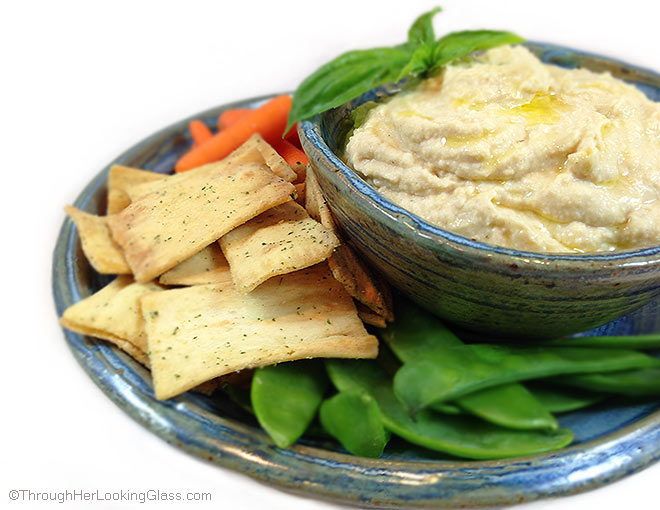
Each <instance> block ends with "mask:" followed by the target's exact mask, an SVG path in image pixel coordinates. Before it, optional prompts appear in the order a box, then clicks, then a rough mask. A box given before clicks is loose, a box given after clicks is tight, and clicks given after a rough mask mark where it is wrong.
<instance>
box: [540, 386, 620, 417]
mask: <svg viewBox="0 0 660 510" xmlns="http://www.w3.org/2000/svg"><path fill="white" fill-rule="evenodd" d="M527 389H529V391H530V392H531V393H532V395H534V397H536V399H537V400H538V401H539V402H541V404H542V405H543V407H545V408H546V409H547V410H548V411H549V412H551V413H567V412H569V411H577V410H578V409H583V408H585V407H588V406H590V405H593V404H596V403H598V402H601V401H602V400H605V399H606V398H607V396H606V395H602V394H600V393H593V392H591V391H584V390H579V389H576V388H571V389H567V388H557V387H553V386H548V385H545V384H538V383H533V384H530V385H529V386H528V387H527Z"/></svg>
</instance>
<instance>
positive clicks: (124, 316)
mask: <svg viewBox="0 0 660 510" xmlns="http://www.w3.org/2000/svg"><path fill="white" fill-rule="evenodd" d="M162 290H163V288H162V287H160V286H159V285H156V284H155V283H135V282H134V281H133V278H131V277H130V276H118V277H117V278H115V279H114V280H113V281H112V282H110V283H109V284H108V285H106V286H105V287H103V288H102V289H101V290H99V291H98V292H96V293H95V294H92V295H91V296H89V297H87V298H85V299H83V300H82V301H79V302H78V303H76V304H74V305H71V306H70V307H69V308H67V309H66V310H65V311H64V313H63V314H62V317H61V318H60V324H61V325H62V327H64V328H66V329H69V330H71V331H74V332H76V333H80V334H82V335H88V336H93V337H96V338H101V339H103V340H107V341H109V342H112V343H113V344H115V345H116V346H117V347H119V348H120V349H122V350H123V351H125V352H126V353H127V354H129V355H130V356H132V357H133V358H134V359H136V360H137V361H139V362H140V363H142V364H143V365H146V366H148V363H149V360H148V357H147V337H146V334H145V331H144V321H143V319H142V313H141V310H140V298H141V297H142V296H144V295H146V294H150V293H153V292H160V291H162Z"/></svg>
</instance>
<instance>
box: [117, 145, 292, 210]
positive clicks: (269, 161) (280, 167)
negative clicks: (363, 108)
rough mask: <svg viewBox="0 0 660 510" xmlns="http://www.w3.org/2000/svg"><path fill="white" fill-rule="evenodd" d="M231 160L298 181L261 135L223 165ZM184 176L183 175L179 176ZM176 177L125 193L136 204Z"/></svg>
mask: <svg viewBox="0 0 660 510" xmlns="http://www.w3.org/2000/svg"><path fill="white" fill-rule="evenodd" d="M231 160H239V161H242V162H244V163H248V162H253V163H263V164H265V165H266V166H267V167H268V168H270V170H271V171H272V172H273V173H274V174H275V175H277V176H278V177H280V178H281V179H284V180H285V181H287V182H293V181H294V180H296V177H297V176H296V173H295V172H294V171H293V170H292V169H291V167H290V166H289V165H288V164H287V163H286V161H284V159H282V156H280V155H279V154H278V153H277V151H275V149H273V147H271V146H270V145H269V144H268V142H266V141H265V140H264V139H263V138H262V137H261V135H260V134H258V133H257V134H254V135H252V136H251V137H250V138H249V139H248V140H247V141H246V142H245V143H244V144H243V145H241V146H240V147H238V148H237V149H236V150H235V151H234V152H232V153H231V154H230V155H229V156H227V157H226V158H225V159H223V160H222V161H221V163H225V164H228V163H229V162H230V161H231ZM195 170H196V169H192V170H188V171H187V172H184V173H188V172H194V171H195ZM179 175H182V174H179ZM176 178H177V176H176V175H172V176H165V179H164V180H161V181H160V182H158V181H152V182H145V183H136V184H135V185H132V186H127V187H126V188H125V191H126V193H127V195H128V197H129V199H130V200H131V201H132V202H134V201H136V200H138V199H140V198H142V197H143V196H145V195H148V194H149V193H155V192H158V191H161V190H162V189H164V188H166V187H167V186H168V183H167V181H168V180H169V179H176Z"/></svg>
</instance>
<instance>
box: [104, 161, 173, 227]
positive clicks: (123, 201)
mask: <svg viewBox="0 0 660 510" xmlns="http://www.w3.org/2000/svg"><path fill="white" fill-rule="evenodd" d="M166 177H167V176H166V175H163V174H159V173H156V172H149V171H148V170H141V169H139V168H132V167H129V166H123V165H113V166H112V167H111V168H110V173H109V174H108V210H107V211H108V212H107V214H108V215H110V214H117V213H118V212H121V211H123V210H124V209H125V208H126V207H128V206H129V205H130V204H131V198H130V195H129V193H128V191H129V190H131V189H132V188H134V187H135V186H139V185H141V184H144V183H147V182H157V181H162V180H163V179H165V178H166Z"/></svg>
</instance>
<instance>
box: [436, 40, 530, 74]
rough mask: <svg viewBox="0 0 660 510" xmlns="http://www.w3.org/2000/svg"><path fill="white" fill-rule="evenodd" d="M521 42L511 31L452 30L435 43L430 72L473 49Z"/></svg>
mask: <svg viewBox="0 0 660 510" xmlns="http://www.w3.org/2000/svg"><path fill="white" fill-rule="evenodd" d="M521 42H524V39H523V38H522V37H520V36H517V35H516V34H513V33H511V32H500V31H497V30H465V31H463V32H452V33H451V34H447V35H445V36H444V37H441V38H440V39H438V42H437V43H436V44H435V49H434V55H433V64H432V66H431V68H430V72H433V71H435V70H436V69H438V68H440V67H442V66H443V65H445V64H447V63H448V62H451V61H452V60H456V59H457V58H461V57H464V56H465V55H467V54H468V53H472V52H473V51H479V50H487V49H489V48H493V47H495V46H500V45H502V44H518V43H521Z"/></svg>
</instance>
